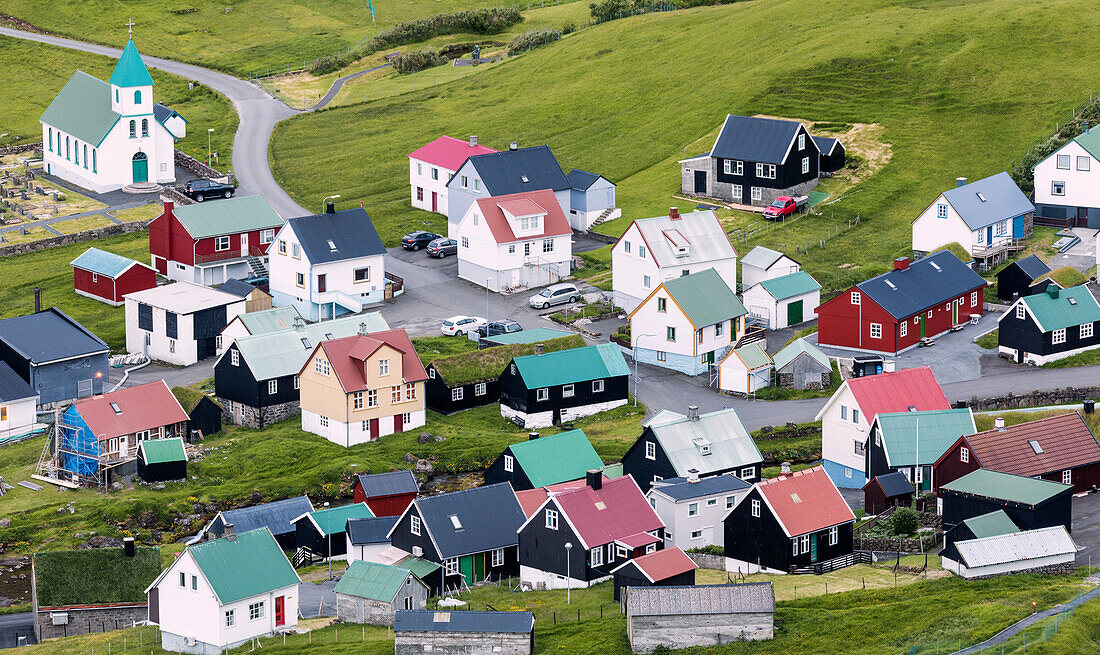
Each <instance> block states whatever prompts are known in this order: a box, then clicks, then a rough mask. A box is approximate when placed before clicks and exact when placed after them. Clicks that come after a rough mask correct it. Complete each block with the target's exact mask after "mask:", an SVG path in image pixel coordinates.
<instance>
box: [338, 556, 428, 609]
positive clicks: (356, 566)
mask: <svg viewBox="0 0 1100 655" xmlns="http://www.w3.org/2000/svg"><path fill="white" fill-rule="evenodd" d="M334 591H335V592H336V620H337V621H343V622H344V623H369V624H371V625H393V617H394V614H396V613H397V610H399V609H405V610H422V609H425V608H426V607H427V606H428V586H427V585H425V584H424V583H423V582H422V581H421V580H420V578H418V577H416V576H415V575H413V573H412V572H411V571H409V570H408V569H402V568H398V567H396V566H388V565H386V564H376V563H374V562H364V561H355V562H352V563H351V565H350V566H348V568H347V569H346V570H345V571H344V575H343V576H341V577H340V581H339V582H337V583H336V587H335V589H334Z"/></svg>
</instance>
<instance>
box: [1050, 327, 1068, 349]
mask: <svg viewBox="0 0 1100 655" xmlns="http://www.w3.org/2000/svg"><path fill="white" fill-rule="evenodd" d="M1065 342H1066V328H1059V329H1057V330H1055V331H1053V332H1051V333H1050V343H1051V345H1054V346H1057V345H1059V344H1063V343H1065Z"/></svg>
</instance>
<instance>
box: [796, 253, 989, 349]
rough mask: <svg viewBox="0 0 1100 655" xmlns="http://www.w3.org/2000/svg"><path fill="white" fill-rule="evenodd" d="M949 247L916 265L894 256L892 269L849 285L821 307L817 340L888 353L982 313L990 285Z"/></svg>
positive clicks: (904, 258)
mask: <svg viewBox="0 0 1100 655" xmlns="http://www.w3.org/2000/svg"><path fill="white" fill-rule="evenodd" d="M986 284H987V283H986V281H985V280H984V279H982V276H980V275H978V274H977V273H975V272H974V271H973V270H971V269H970V267H969V266H967V265H966V264H964V263H963V262H962V261H961V260H959V258H958V257H956V256H955V255H953V254H951V252H949V251H946V250H944V251H941V252H937V253H935V254H933V255H929V256H928V257H925V258H924V259H919V260H917V261H915V262H913V263H912V264H910V263H909V258H908V257H901V258H898V259H896V260H894V270H892V271H890V272H888V273H883V274H882V275H879V276H876V277H873V278H871V279H870V280H866V281H864V282H860V283H859V284H857V285H855V286H854V287H851V288H850V289H848V290H847V291H844V292H843V293H841V294H840V295H838V296H835V297H834V298H832V299H831V300H829V301H828V302H826V303H823V304H822V305H821V306H819V307H818V308H817V317H818V331H817V335H818V336H817V339H818V343H819V344H820V345H823V346H832V347H834V348H844V349H848V350H861V351H870V352H879V353H885V354H890V355H896V354H897V353H899V352H901V351H903V350H907V349H909V348H912V347H914V346H916V345H917V344H918V343H919V342H920V340H921V339H923V338H926V337H929V338H930V337H935V336H937V335H940V334H943V333H944V332H947V331H949V330H950V329H951V328H952V327H954V326H956V325H960V324H962V323H965V322H967V321H968V320H970V317H971V315H973V314H977V315H981V313H982V289H983V288H984V287H985V285H986Z"/></svg>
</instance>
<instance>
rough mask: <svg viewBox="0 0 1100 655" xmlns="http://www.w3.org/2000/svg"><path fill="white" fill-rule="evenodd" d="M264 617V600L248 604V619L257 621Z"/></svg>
mask: <svg viewBox="0 0 1100 655" xmlns="http://www.w3.org/2000/svg"><path fill="white" fill-rule="evenodd" d="M262 618H264V602H263V601H262V600H261V601H260V602H258V603H249V604H248V620H249V621H259V620H260V619H262Z"/></svg>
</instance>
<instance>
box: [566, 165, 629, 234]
mask: <svg viewBox="0 0 1100 655" xmlns="http://www.w3.org/2000/svg"><path fill="white" fill-rule="evenodd" d="M565 179H566V180H567V181H568V182H569V216H567V217H566V218H568V219H569V225H570V227H572V228H573V229H574V230H579V231H581V232H584V231H586V230H587V229H588V228H590V227H592V224H593V223H595V222H596V221H599V222H601V223H603V222H605V221H610V220H614V219H616V218H618V217H619V216H622V213H623V210H621V209H619V208H618V207H616V206H615V183H614V182H611V181H610V180H608V179H607V178H605V177H604V176H602V175H599V174H597V173H589V172H588V171H582V170H581V169H579V168H574V169H573V170H571V171H569V172H568V173H566V175H565Z"/></svg>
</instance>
